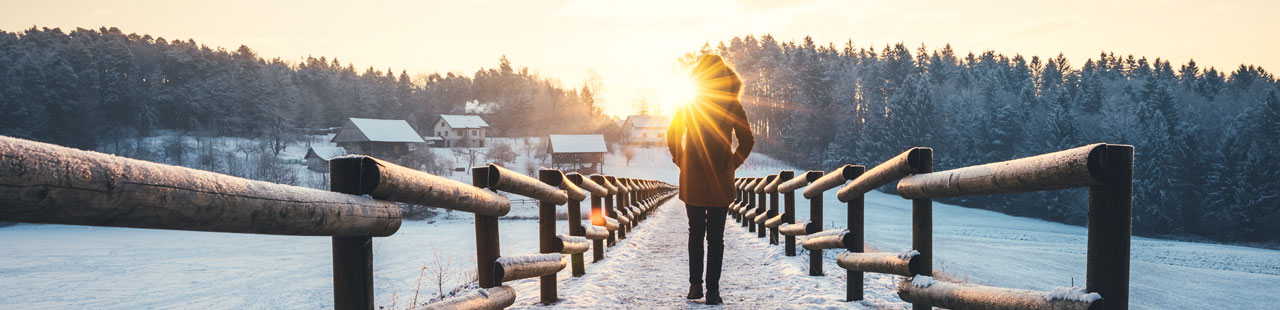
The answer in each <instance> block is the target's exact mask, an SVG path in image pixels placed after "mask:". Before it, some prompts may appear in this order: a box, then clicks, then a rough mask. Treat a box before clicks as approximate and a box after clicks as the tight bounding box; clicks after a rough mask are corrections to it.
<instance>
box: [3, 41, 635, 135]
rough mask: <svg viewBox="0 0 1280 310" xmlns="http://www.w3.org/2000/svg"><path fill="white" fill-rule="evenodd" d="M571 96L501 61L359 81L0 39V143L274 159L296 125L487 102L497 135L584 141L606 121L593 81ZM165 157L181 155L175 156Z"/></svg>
mask: <svg viewBox="0 0 1280 310" xmlns="http://www.w3.org/2000/svg"><path fill="white" fill-rule="evenodd" d="M586 84H587V85H584V86H583V87H581V88H578V87H568V88H565V87H561V86H560V85H559V83H558V82H557V81H553V80H548V79H545V78H543V77H540V76H538V75H536V74H531V73H529V69H528V68H516V67H514V66H513V65H512V64H511V63H510V61H508V60H507V58H506V57H502V58H501V59H499V63H498V67H497V68H488V69H480V70H478V71H477V72H476V73H475V74H474V75H473V76H466V75H461V74H457V73H445V74H439V73H433V74H430V75H426V76H421V77H419V78H418V79H417V80H415V79H413V78H411V77H410V76H409V74H408V72H405V71H401V72H399V73H396V72H395V71H392V70H390V69H387V70H377V69H374V68H372V67H370V68H367V69H365V70H363V71H357V69H356V68H355V67H354V66H353V65H351V64H345V65H344V64H343V63H342V62H340V61H339V60H338V59H336V58H335V59H327V58H325V57H319V58H316V57H307V58H306V59H302V60H300V61H299V62H297V63H291V62H286V61H284V60H281V59H279V58H274V59H264V58H262V57H261V56H259V55H257V53H255V52H254V51H253V50H252V49H251V48H249V47H248V46H240V47H238V48H236V49H234V50H226V49H222V48H211V47H209V46H205V45H201V44H198V43H196V41H195V40H173V41H169V40H167V39H165V38H154V37H151V36H149V35H138V34H125V33H124V32H122V31H120V30H119V29H117V28H106V27H104V28H99V29H75V30H72V31H71V32H69V33H67V32H63V31H62V30H61V29H57V28H54V29H49V28H35V27H33V28H31V29H27V30H24V31H21V32H5V31H0V134H3V135H9V136H15V137H22V138H30V139H37V140H41V141H46V142H52V143H57V144H61V145H67V146H72V147H78V148H84V149H95V148H98V147H100V146H103V145H108V144H121V142H123V141H125V140H127V139H130V138H133V137H138V136H148V135H152V134H153V133H154V131H156V130H172V131H176V132H179V133H182V134H197V135H212V136H239V137H250V138H255V139H263V140H264V141H267V142H268V144H269V147H270V148H271V150H272V151H273V152H274V153H276V154H278V153H279V152H280V151H281V150H283V149H284V147H285V146H286V145H288V144H290V143H293V142H296V141H297V140H298V138H297V136H298V134H299V132H298V130H297V129H298V128H300V127H303V128H305V127H312V128H314V127H336V126H341V125H342V121H343V120H344V119H346V118H347V117H368V118H397V119H409V120H412V121H413V122H414V123H413V124H412V125H414V126H415V127H417V128H429V127H430V126H431V125H432V124H431V122H434V121H435V116H436V115H439V114H443V113H463V112H464V110H465V103H466V102H468V101H476V100H478V101H479V102H493V103H495V104H496V107H495V109H494V111H493V114H492V115H488V116H486V118H487V119H488V120H489V123H490V125H491V126H492V127H491V131H490V132H491V133H492V134H493V135H497V136H541V135H545V134H548V133H585V132H589V131H594V130H597V129H598V128H599V127H600V126H601V125H603V124H605V123H607V122H609V121H610V120H609V119H608V117H606V116H604V115H603V113H602V112H601V108H600V107H599V105H600V104H601V103H602V102H600V100H599V99H598V95H597V94H596V93H598V90H596V89H594V88H593V87H600V86H599V84H600V82H599V77H598V76H597V77H594V78H593V80H589V81H587V83H586ZM173 151H184V149H183V148H178V149H175V150H173Z"/></svg>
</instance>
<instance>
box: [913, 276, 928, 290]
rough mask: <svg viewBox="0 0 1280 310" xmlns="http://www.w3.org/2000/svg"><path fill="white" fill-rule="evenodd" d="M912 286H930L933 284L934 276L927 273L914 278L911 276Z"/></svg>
mask: <svg viewBox="0 0 1280 310" xmlns="http://www.w3.org/2000/svg"><path fill="white" fill-rule="evenodd" d="M911 286H915V287H918V288H928V287H930V286H933V277H930V276H926V275H916V276H915V277H914V278H911Z"/></svg>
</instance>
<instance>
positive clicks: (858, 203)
mask: <svg viewBox="0 0 1280 310" xmlns="http://www.w3.org/2000/svg"><path fill="white" fill-rule="evenodd" d="M848 169H852V171H851V172H852V175H853V178H854V179H856V178H858V176H861V175H862V173H863V172H866V170H867V167H866V166H849V168H848ZM864 196H866V194H865V193H863V194H858V196H856V197H853V199H849V202H847V203H845V204H846V206H847V207H848V216H846V217H845V222H846V226H845V227H848V228H849V235H848V236H846V237H845V238H850V239H853V240H851V242H849V247H850V248H849V249H846V250H849V252H854V253H862V252H863V251H865V249H866V246H865V244H864V243H863V241H864V240H865V239H866V213H865V211H866V204H865V203H864V200H863V198H864ZM845 272H847V273H846V275H845V287H846V289H845V300H846V301H858V300H862V285H863V284H864V283H863V281H864V279H865V277H864V274H863V272H862V271H853V270H849V269H845Z"/></svg>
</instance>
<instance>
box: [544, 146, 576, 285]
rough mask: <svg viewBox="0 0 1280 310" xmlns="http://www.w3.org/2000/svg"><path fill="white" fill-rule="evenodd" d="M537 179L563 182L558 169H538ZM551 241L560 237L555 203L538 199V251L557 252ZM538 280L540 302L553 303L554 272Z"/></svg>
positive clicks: (550, 182)
mask: <svg viewBox="0 0 1280 310" xmlns="http://www.w3.org/2000/svg"><path fill="white" fill-rule="evenodd" d="M538 180H539V181H542V183H546V184H547V185H551V186H552V187H559V185H560V182H564V175H563V174H561V173H560V170H554V169H542V170H538ZM570 200H572V199H570ZM553 242H561V241H560V238H556V204H555V203H554V202H551V201H545V200H538V250H539V251H538V252H539V253H543V254H546V253H559V252H557V251H556V250H555V245H554V244H552V243H553ZM562 266H563V265H562ZM538 282H539V284H541V287H542V290H541V291H542V304H544V305H550V304H552V303H555V302H556V299H557V297H556V274H555V273H552V274H550V275H545V276H542V277H540V278H539V279H538Z"/></svg>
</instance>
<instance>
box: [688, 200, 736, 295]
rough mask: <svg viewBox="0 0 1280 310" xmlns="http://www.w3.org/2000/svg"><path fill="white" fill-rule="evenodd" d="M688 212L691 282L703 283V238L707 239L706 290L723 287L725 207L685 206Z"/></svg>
mask: <svg viewBox="0 0 1280 310" xmlns="http://www.w3.org/2000/svg"><path fill="white" fill-rule="evenodd" d="M685 211H687V212H688V214H689V284H691V285H700V284H702V238H703V236H706V239H707V291H718V290H719V289H720V267H721V265H722V263H723V261H724V218H725V213H726V212H728V211H729V209H728V208H726V207H695V206H685Z"/></svg>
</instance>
